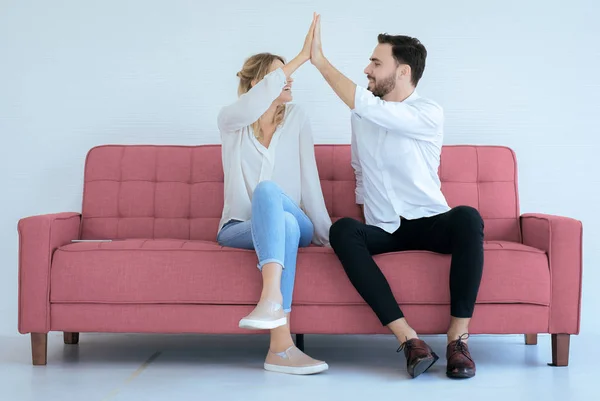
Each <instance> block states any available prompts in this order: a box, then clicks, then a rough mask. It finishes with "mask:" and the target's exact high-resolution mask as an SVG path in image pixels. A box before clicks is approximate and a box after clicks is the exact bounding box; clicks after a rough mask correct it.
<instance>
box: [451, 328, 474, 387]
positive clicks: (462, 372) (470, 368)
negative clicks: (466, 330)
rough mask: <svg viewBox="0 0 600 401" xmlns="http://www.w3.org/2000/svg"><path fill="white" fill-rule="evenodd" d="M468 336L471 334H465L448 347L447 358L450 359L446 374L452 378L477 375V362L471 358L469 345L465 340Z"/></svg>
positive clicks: (466, 377) (465, 377)
mask: <svg viewBox="0 0 600 401" xmlns="http://www.w3.org/2000/svg"><path fill="white" fill-rule="evenodd" d="M467 338H469V335H468V334H463V335H462V336H460V338H459V339H458V340H456V341H452V342H451V343H450V344H448V347H447V348H446V359H448V365H447V368H446V376H448V377H449V378H451V379H468V378H470V377H473V376H475V362H474V361H473V358H471V353H470V352H469V346H468V345H467V343H466V342H464V340H466V339H467Z"/></svg>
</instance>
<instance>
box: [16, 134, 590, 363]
mask: <svg viewBox="0 0 600 401" xmlns="http://www.w3.org/2000/svg"><path fill="white" fill-rule="evenodd" d="M316 154H317V163H318V167H319V174H320V177H321V185H322V188H323V193H324V196H325V199H326V204H327V208H328V210H329V212H330V214H331V216H332V218H333V220H334V221H335V220H336V219H338V218H340V217H343V216H351V217H355V218H358V217H359V209H358V207H357V206H356V205H355V204H354V199H355V198H354V186H355V181H354V173H353V170H352V168H351V166H350V148H349V146H347V145H318V146H316ZM440 177H441V180H442V188H443V191H444V193H445V195H446V197H447V199H448V201H449V203H450V205H451V206H456V205H461V204H462V205H470V206H474V207H476V208H477V209H478V210H479V211H480V212H481V214H482V216H483V218H484V220H485V237H486V242H485V267H484V272H483V281H482V284H481V288H480V292H479V297H478V302H477V307H476V309H475V315H474V317H473V321H472V323H471V332H472V333H473V334H477V333H489V334H502V333H505V334H511V333H512V334H515V333H520V334H526V342H527V343H528V344H534V343H536V341H537V333H551V334H552V351H553V352H552V355H553V357H552V359H553V361H552V362H553V364H554V365H556V366H565V365H567V364H568V354H569V339H570V337H569V336H570V335H571V334H578V332H579V319H580V300H581V272H582V257H581V249H582V247H581V243H582V225H581V222H579V221H576V220H573V219H570V218H566V217H556V216H549V215H543V214H526V215H520V212H519V201H518V194H517V169H516V161H515V155H514V153H513V152H512V151H511V150H510V149H508V148H503V147H491V146H446V147H444V149H443V152H442V160H441V167H440ZM222 203H223V170H222V166H221V148H220V146H196V147H185V146H100V147H96V148H94V149H92V150H91V151H90V152H89V154H88V157H87V161H86V166H85V180H84V190H83V211H82V213H81V214H80V213H58V214H50V215H43V216H33V217H27V218H24V219H22V220H21V221H19V225H18V229H19V332H20V333H22V334H26V333H31V340H32V356H33V364H34V365H43V364H45V363H46V344H47V333H48V332H49V331H63V332H64V333H65V334H64V339H65V343H68V344H75V343H77V342H78V337H79V333H80V332H111V333H114V332H137V333H248V331H244V330H242V329H239V328H238V320H239V319H240V317H242V316H244V315H245V314H246V313H248V312H249V311H250V310H251V309H252V307H253V305H254V304H255V302H256V301H257V299H258V296H259V293H260V286H261V282H260V274H259V273H258V271H257V269H256V267H255V264H256V256H255V254H254V252H251V251H245V250H237V249H230V248H223V247H221V246H219V245H218V244H217V243H216V242H215V236H216V234H217V224H218V222H219V218H220V216H221V209H222ZM75 239H85V240H102V239H111V240H113V241H112V242H84V243H72V240H75ZM376 261H377V263H378V264H379V266H380V267H381V269H382V270H383V272H384V273H385V275H386V276H387V278H388V280H389V281H390V284H391V287H392V289H393V291H394V293H395V295H396V298H397V300H398V302H399V303H400V304H401V305H402V309H403V311H404V312H405V314H406V316H407V318H408V320H409V321H410V322H411V323H412V325H413V326H414V327H415V329H416V330H417V331H418V332H420V333H423V334H441V333H445V330H446V329H447V326H448V323H449V309H450V308H449V299H450V296H449V290H448V270H449V266H450V257H449V256H444V255H439V254H434V253H430V252H401V253H390V254H384V255H379V256H377V257H376ZM293 308H294V312H293V313H292V320H291V326H292V330H293V332H294V333H302V334H297V335H298V336H300V337H297V339H303V337H302V335H303V334H311V333H330V334H370V333H373V334H374V333H386V332H387V331H386V329H384V328H383V327H381V325H380V324H379V321H378V320H377V318H376V317H375V315H374V314H373V313H372V312H371V310H370V309H369V308H368V307H367V306H366V304H365V303H364V302H363V301H362V299H361V298H360V296H359V295H358V294H357V292H356V291H355V290H354V288H353V287H352V285H351V284H350V282H349V281H348V279H347V278H346V276H345V274H344V271H343V269H342V266H341V265H340V263H339V261H338V259H337V258H336V256H335V254H334V253H333V251H332V250H331V249H330V248H321V247H309V248H306V249H302V250H301V251H300V254H299V257H298V270H297V279H296V289H295V294H294V307H293Z"/></svg>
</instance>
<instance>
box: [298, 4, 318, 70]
mask: <svg viewBox="0 0 600 401" xmlns="http://www.w3.org/2000/svg"><path fill="white" fill-rule="evenodd" d="M316 21H317V13H313V19H312V23H311V24H310V28H309V29H308V33H307V34H306V39H304V46H303V47H302V50H301V51H300V54H299V57H301V58H302V60H303V61H308V60H310V53H311V49H312V42H313V36H314V32H315V25H316Z"/></svg>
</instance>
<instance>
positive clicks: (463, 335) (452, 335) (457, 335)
mask: <svg viewBox="0 0 600 401" xmlns="http://www.w3.org/2000/svg"><path fill="white" fill-rule="evenodd" d="M458 339H461V340H462V342H465V343H466V342H468V339H469V331H468V330H459V331H449V332H448V344H450V343H451V342H452V341H456V340H458Z"/></svg>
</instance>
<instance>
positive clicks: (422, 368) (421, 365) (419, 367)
mask: <svg viewBox="0 0 600 401" xmlns="http://www.w3.org/2000/svg"><path fill="white" fill-rule="evenodd" d="M431 355H432V356H430V357H428V358H423V359H419V360H418V361H417V363H415V364H414V365H412V366H409V367H408V374H409V375H411V376H412V378H413V379H414V378H415V377H417V376H419V375H420V374H421V373H425V372H427V369H429V368H430V367H432V366H433V364H434V363H436V362H437V360H438V359H440V358H439V357H438V356H437V354H436V353H435V352H432V353H431Z"/></svg>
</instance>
